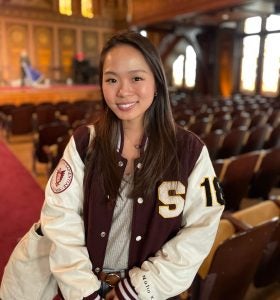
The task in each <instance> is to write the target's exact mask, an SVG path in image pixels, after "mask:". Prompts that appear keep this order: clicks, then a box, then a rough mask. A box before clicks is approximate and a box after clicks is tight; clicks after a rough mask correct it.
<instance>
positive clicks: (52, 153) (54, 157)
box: [44, 132, 71, 174]
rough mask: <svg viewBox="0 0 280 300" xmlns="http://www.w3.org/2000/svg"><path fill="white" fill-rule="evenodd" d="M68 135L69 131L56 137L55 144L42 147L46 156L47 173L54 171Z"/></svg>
mask: <svg viewBox="0 0 280 300" xmlns="http://www.w3.org/2000/svg"><path fill="white" fill-rule="evenodd" d="M70 137H71V135H70V132H67V134H65V135H63V136H60V137H58V138H57V140H56V143H55V144H53V145H50V146H45V147H44V152H45V153H46V154H47V156H48V162H49V174H51V173H52V172H53V171H54V169H55V168H56V166H57V164H58V162H59V161H60V159H61V157H62V155H63V152H64V150H65V147H66V145H67V144H68V142H69V140H70Z"/></svg>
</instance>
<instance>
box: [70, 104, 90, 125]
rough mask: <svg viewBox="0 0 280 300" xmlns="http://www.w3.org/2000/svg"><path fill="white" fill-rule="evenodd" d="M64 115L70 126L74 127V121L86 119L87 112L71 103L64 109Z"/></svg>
mask: <svg viewBox="0 0 280 300" xmlns="http://www.w3.org/2000/svg"><path fill="white" fill-rule="evenodd" d="M66 117H67V121H68V123H69V124H70V126H71V127H72V128H76V125H75V123H77V122H78V123H80V122H81V121H83V120H86V119H87V112H86V111H85V110H84V108H82V107H80V106H79V105H71V106H69V107H68V108H67V109H66Z"/></svg>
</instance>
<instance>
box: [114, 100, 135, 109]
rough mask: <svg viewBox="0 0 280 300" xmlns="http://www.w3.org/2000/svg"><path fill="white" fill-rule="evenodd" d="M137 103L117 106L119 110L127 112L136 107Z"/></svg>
mask: <svg viewBox="0 0 280 300" xmlns="http://www.w3.org/2000/svg"><path fill="white" fill-rule="evenodd" d="M136 103H137V102H132V103H122V104H117V107H118V108H119V109H120V110H129V109H131V108H132V107H133V106H135V105H136Z"/></svg>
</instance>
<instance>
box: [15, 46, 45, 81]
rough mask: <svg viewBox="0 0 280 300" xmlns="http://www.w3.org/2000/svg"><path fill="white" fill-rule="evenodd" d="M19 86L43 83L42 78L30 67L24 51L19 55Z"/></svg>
mask: <svg viewBox="0 0 280 300" xmlns="http://www.w3.org/2000/svg"><path fill="white" fill-rule="evenodd" d="M20 68H21V86H34V85H36V84H39V83H41V82H42V81H43V79H44V76H43V74H41V73H40V72H39V71H38V70H36V69H34V68H33V67H32V66H31V62H30V59H29V57H28V55H27V52H26V50H25V49H23V50H22V51H21V53H20Z"/></svg>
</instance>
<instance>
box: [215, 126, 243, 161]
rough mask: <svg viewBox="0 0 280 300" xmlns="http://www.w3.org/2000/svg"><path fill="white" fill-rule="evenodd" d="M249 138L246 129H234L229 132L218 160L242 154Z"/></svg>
mask: <svg viewBox="0 0 280 300" xmlns="http://www.w3.org/2000/svg"><path fill="white" fill-rule="evenodd" d="M247 137H248V132H247V128H245V127H238V128H234V129H232V130H230V131H229V132H227V133H226V134H225V138H224V140H223V143H222V145H221V147H220V150H219V152H218V154H217V158H228V157H231V156H235V155H238V154H240V153H241V149H242V147H243V145H244V144H245V142H246V139H247Z"/></svg>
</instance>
